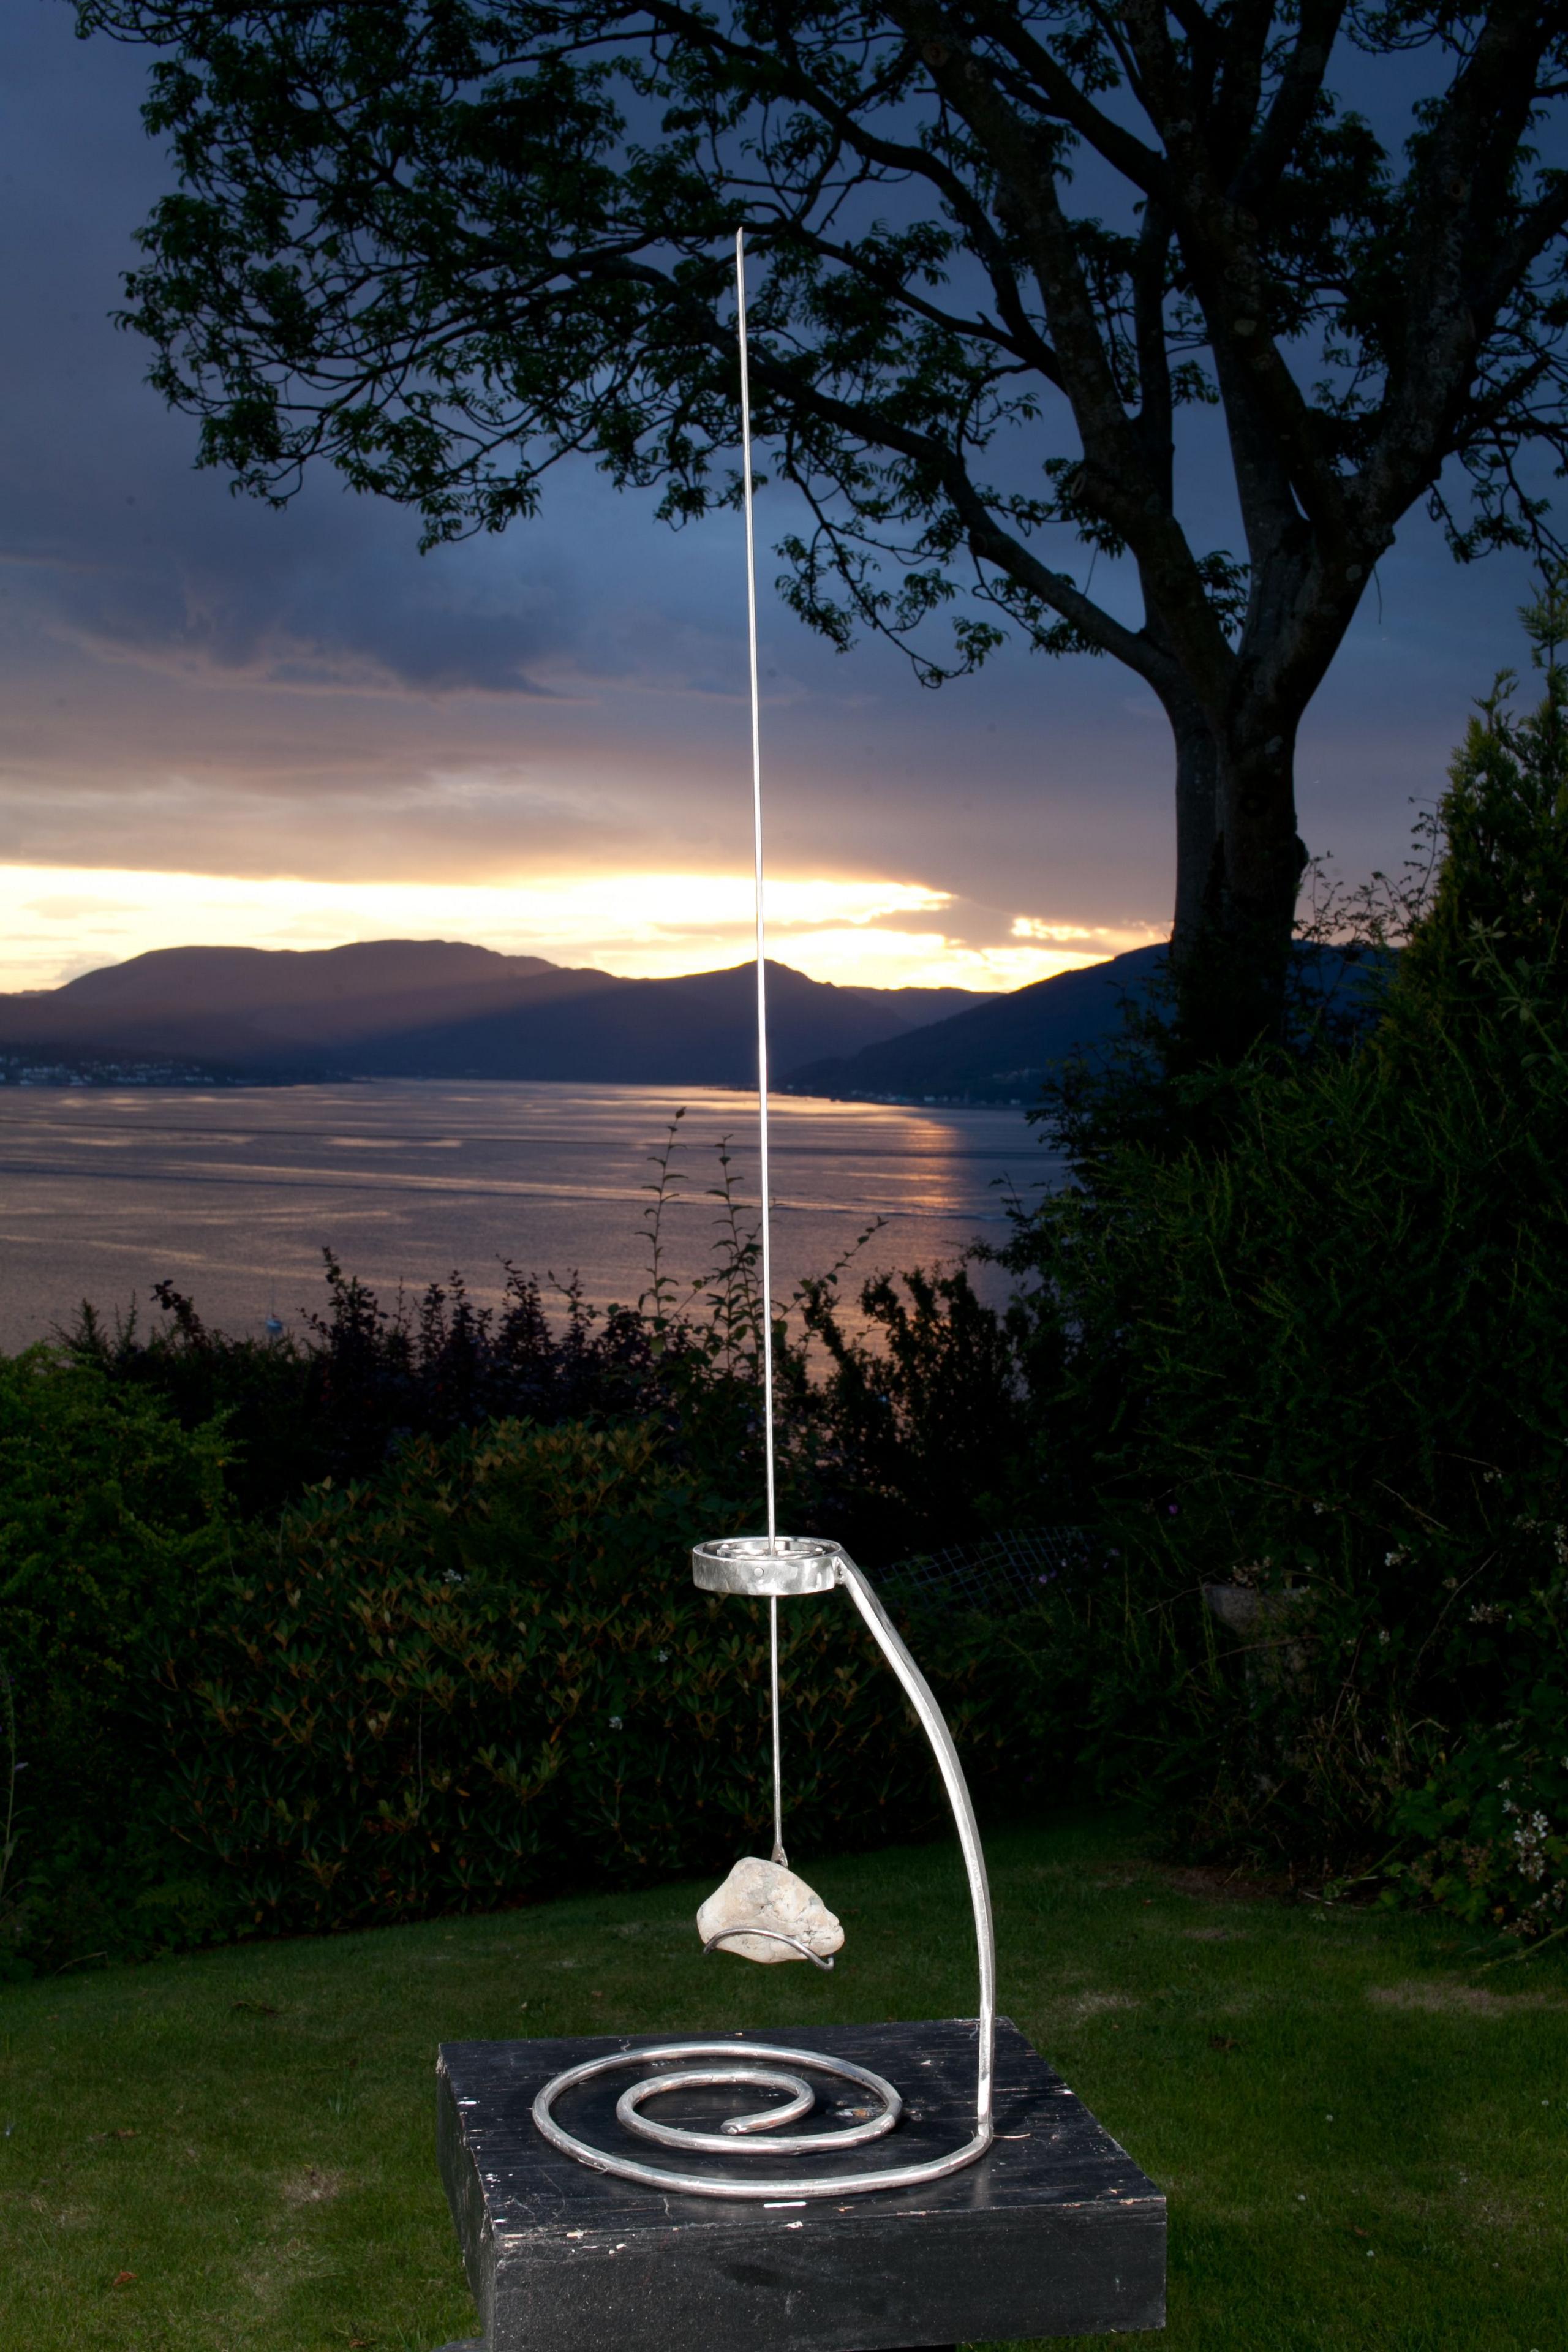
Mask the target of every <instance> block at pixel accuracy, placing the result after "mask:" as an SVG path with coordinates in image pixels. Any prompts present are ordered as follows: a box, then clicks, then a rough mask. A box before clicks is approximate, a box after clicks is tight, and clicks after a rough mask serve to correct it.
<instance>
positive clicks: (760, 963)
mask: <svg viewBox="0 0 1568 2352" xmlns="http://www.w3.org/2000/svg"><path fill="white" fill-rule="evenodd" d="M735 327H736V332H737V334H738V336H739V338H740V344H741V463H742V471H743V474H744V478H745V494H746V641H747V650H748V652H749V654H750V656H751V668H752V859H753V864H754V868H755V877H754V889H755V898H756V915H757V1160H758V1185H759V1188H760V1191H761V1193H762V1213H763V1214H762V1233H763V1264H762V1323H763V1331H762V1339H763V1446H764V1452H765V1459H766V1463H767V1480H768V1549H769V1550H770V1551H771V1550H772V1549H773V1546H774V1544H775V1543H776V1542H777V1540H778V1505H777V1500H776V1493H775V1479H774V1475H773V1184H772V1181H771V1177H770V1171H769V1167H768V942H767V926H766V920H765V910H764V908H763V700H762V688H761V683H760V681H759V678H758V675H757V543H756V528H755V524H754V521H753V519H752V373H751V364H750V356H749V353H748V351H747V344H746V233H745V231H744V229H739V228H738V229H737V230H736V231H735ZM768 1661H769V1667H770V1674H769V1684H770V1687H771V1691H772V1696H773V1860H774V1861H775V1862H778V1863H782V1862H783V1861H784V1776H783V1771H782V1769H781V1764H780V1749H779V1604H778V1602H777V1601H773V1602H772V1603H771V1604H770V1606H769V1610H768Z"/></svg>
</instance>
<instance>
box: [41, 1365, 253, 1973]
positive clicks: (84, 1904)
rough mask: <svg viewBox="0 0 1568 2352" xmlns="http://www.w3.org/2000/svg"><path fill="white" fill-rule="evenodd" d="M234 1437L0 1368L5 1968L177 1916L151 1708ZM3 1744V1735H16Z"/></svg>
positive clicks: (208, 1549) (109, 1391)
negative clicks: (8, 1845) (137, 1919)
mask: <svg viewBox="0 0 1568 2352" xmlns="http://www.w3.org/2000/svg"><path fill="white" fill-rule="evenodd" d="M226 1451H227V1448H226V1441H225V1438H224V1436H223V1433H222V1431H221V1430H220V1429H219V1428H218V1427H216V1425H212V1424H208V1425H206V1426H204V1427H201V1428H198V1429H195V1430H193V1431H190V1432H186V1431H184V1430H182V1429H181V1428H180V1426H179V1424H178V1423H177V1422H176V1421H175V1420H174V1417H173V1415H172V1414H171V1413H170V1412H167V1411H166V1410H165V1409H164V1407H163V1405H161V1404H160V1403H159V1402H157V1401H156V1400H155V1399H153V1398H151V1397H148V1396H145V1395H139V1394H135V1393H132V1392H128V1391H122V1390H116V1389H115V1388H114V1387H113V1386H112V1385H111V1384H110V1382H109V1381H106V1380H105V1379H104V1378H103V1376H102V1375H101V1374H100V1373H99V1372H97V1371H94V1370H91V1369H90V1368H89V1367H84V1366H79V1365H68V1364H62V1363H60V1362H58V1360H55V1359H53V1358H52V1357H51V1356H50V1355H49V1354H48V1353H47V1351H45V1350H44V1349H34V1350H33V1351H31V1352H30V1353H28V1354H26V1355H23V1356H18V1357H16V1358H13V1359H3V1358H0V1669H3V1670H4V1672H5V1675H6V1677H7V1680H8V1684H9V1686H10V1696H11V1700H12V1708H11V1709H10V1710H8V1713H10V1712H14V1717H15V1727H16V1738H15V1753H14V1757H12V1758H7V1757H6V1756H5V1754H4V1753H3V1752H0V1766H5V1765H9V1766H14V1777H13V1774H12V1771H11V1770H10V1769H8V1770H7V1772H6V1778H7V1780H9V1781H10V1790H9V1791H7V1792H5V1793H0V1817H4V1816H5V1813H6V1811H7V1810H8V1802H9V1801H10V1800H11V1799H12V1798H14V1807H15V1811H14V1827H13V1832H12V1835H13V1837H14V1839H15V1851H14V1853H12V1855H11V1857H10V1864H9V1870H8V1872H3V1873H0V1880H3V1883H4V1896H3V1901H4V1908H3V1910H0V1938H3V1940H0V1957H4V1956H5V1954H6V1953H7V1952H8V1953H10V1954H11V1955H12V1956H13V1957H14V1956H15V1954H16V1950H17V1948H18V1947H20V1946H21V1945H23V1944H26V1947H27V1948H29V1949H31V1950H33V1951H36V1952H38V1953H40V1954H41V1955H43V1956H45V1957H47V1958H48V1959H49V1960H50V1962H51V1964H53V1965H57V1966H58V1965H59V1964H60V1963H61V1962H63V1961H67V1960H69V1959H71V1958H76V1957H78V1956H79V1955H80V1954H83V1953H86V1952H87V1951H89V1950H90V1949H92V1948H95V1947H97V1946H100V1945H106V1946H112V1947H113V1948H116V1949H120V1948H124V1946H125V1944H126V1942H127V1941H128V1940H129V1941H131V1942H132V1943H134V1942H135V1941H137V1940H138V1938H139V1937H141V1935H142V1929H141V1928H140V1927H134V1926H133V1925H132V1922H131V1921H130V1920H129V1918H128V1916H127V1915H128V1914H129V1913H130V1912H132V1910H133V1908H134V1906H135V1905H136V1903H137V1902H138V1900H139V1899H140V1898H141V1897H142V1896H143V1895H146V1896H149V1897H152V1898H153V1900H154V1903H155V1902H156V1901H157V1899H158V1898H159V1891H160V1889H161V1888H162V1889H163V1890H164V1894H163V1900H164V1902H165V1906H167V1904H168V1903H169V1902H170V1901H173V1902H174V1905H175V1907H176V1909H177V1908H179V1906H180V1905H181V1904H182V1903H184V1902H187V1901H188V1902H195V1903H196V1904H197V1905H198V1906H199V1904H200V1900H201V1898H200V1895H199V1892H197V1891H196V1890H187V1892H186V1894H185V1895H177V1894H176V1895H170V1894H169V1893H168V1881H169V1877H170V1858H169V1852H168V1848H167V1843H166V1841H165V1840H164V1839H163V1837H162V1836H161V1835H160V1833H159V1832H158V1830H157V1828H156V1824H155V1821H154V1814H155V1810H156V1803H155V1800H156V1788H157V1780H158V1775H159V1772H160V1769H161V1764H162V1747H161V1740H160V1737H159V1735H158V1732H157V1729H156V1718H155V1713H154V1710H153V1708H152V1707H151V1706H150V1700H151V1697H152V1682H151V1676H152V1672H153V1664H154V1661H155V1658H156V1654H157V1650H158V1644H159V1634H160V1629H165V1628H167V1627H168V1626H170V1625H172V1624H174V1622H184V1621H187V1620H188V1619H189V1618H190V1616H191V1615H192V1613H193V1612H196V1611H199V1609H200V1606H201V1602H202V1596H203V1594H204V1593H205V1591H207V1589H208V1588H209V1586H210V1583H211V1581H212V1580H213V1578H214V1576H215V1575H216V1572H217V1570H219V1568H220V1567H221V1566H222V1564H223V1559H224V1555H225V1549H226V1537H227V1531H226V1524H225V1519H224V1514H223V1505H222V1496H223V1483H224V1465H225V1459H226ZM8 1744H9V1743H8Z"/></svg>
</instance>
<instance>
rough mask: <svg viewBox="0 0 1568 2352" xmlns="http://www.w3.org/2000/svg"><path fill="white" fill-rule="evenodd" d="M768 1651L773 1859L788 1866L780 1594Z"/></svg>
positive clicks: (774, 1602) (771, 1601)
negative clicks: (781, 1716) (782, 1762)
mask: <svg viewBox="0 0 1568 2352" xmlns="http://www.w3.org/2000/svg"><path fill="white" fill-rule="evenodd" d="M768 1651H769V1655H770V1657H771V1659H772V1662H773V1860H774V1861H775V1862H776V1863H781V1864H784V1866H785V1867H786V1868H787V1866H788V1864H789V1856H788V1854H787V1853H785V1852H784V1773H783V1770H782V1769H781V1765H780V1755H779V1604H778V1595H777V1594H776V1593H770V1594H769V1596H768Z"/></svg>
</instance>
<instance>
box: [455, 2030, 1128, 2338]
mask: <svg viewBox="0 0 1568 2352" xmlns="http://www.w3.org/2000/svg"><path fill="white" fill-rule="evenodd" d="M681 2038H683V2037H681V2036H679V2035H675V2034H654V2035H651V2036H647V2037H642V2036H635V2037H628V2036H617V2037H604V2036H595V2037H593V2038H584V2039H573V2040H570V2041H566V2040H563V2041H552V2042H448V2043H447V2044H446V2046H445V2047H444V2048H443V2049H442V2052H441V2055H440V2063H439V2069H438V2074H439V2137H440V2157H441V2175H442V2179H443V2180H444V2181H445V2184H446V2189H447V2200H448V2201H449V2202H450V2205H451V2208H452V2218H453V2220H454V2221H456V2223H457V2226H458V2237H459V2239H460V2240H461V2242H462V2248H463V2260H464V2263H466V2265H467V2268H468V2284H469V2285H470V2287H471V2288H472V2290H473V2294H474V2300H475V2302H476V2303H477V2305H479V2317H480V2320H481V2322H482V2324H483V2326H484V2329H485V2345H486V2347H488V2352H891V2347H900V2352H902V2347H919V2346H943V2345H952V2344H954V2343H964V2342H973V2341H974V2340H975V2339H977V2338H981V2339H990V2340H992V2341H996V2340H998V2339H1000V2340H1002V2341H1007V2340H1009V2339H1014V2340H1016V2338H1018V2337H1021V2336H1089V2335H1099V2334H1110V2333H1113V2332H1118V2331H1121V2330H1124V2329H1128V2330H1130V2329H1137V2328H1150V2327H1161V2326H1163V2325H1164V2288H1165V2200H1164V2199H1163V2197H1162V2196H1161V2194H1160V2192H1159V2190H1158V2189H1156V2188H1155V2187H1154V2185H1153V2183H1152V2181H1150V2180H1147V2179H1145V2178H1144V2176H1143V2174H1142V2172H1140V2171H1139V2169H1138V2168H1137V2166H1136V2165H1135V2164H1134V2163H1133V2162H1132V2161H1131V2158H1129V2157H1128V2156H1127V2155H1126V2154H1125V2153H1124V2152H1123V2150H1122V2149H1121V2148H1120V2147H1118V2146H1117V2144H1116V2142H1115V2141H1114V2140H1113V2139H1112V2138H1111V2137H1110V2134H1109V2133H1107V2132H1105V2131H1102V2130H1101V2129H1100V2126H1099V2124H1097V2123H1096V2121H1095V2119H1094V2117H1093V2116H1091V2115H1090V2114H1089V2109H1088V2108H1087V2107H1086V2106H1085V2105H1083V2103H1082V2101H1081V2100H1080V2099H1078V2098H1075V2097H1074V2095H1073V2094H1072V2093H1071V2091H1069V2090H1068V2087H1067V2085H1066V2084H1065V2083H1063V2082H1062V2080H1061V2079H1060V2077H1059V2076H1058V2075H1057V2074H1053V2073H1052V2072H1051V2069H1050V2068H1049V2067H1048V2066H1047V2064H1046V2063H1045V2061H1044V2060H1043V2059H1042V2058H1040V2057H1039V2056H1037V2053H1036V2052H1035V2051H1033V2050H1032V2049H1031V2048H1030V2046H1029V2044H1028V2043H1027V2042H1026V2041H1025V2039H1024V2037H1023V2035H1022V2034H1021V2033H1020V2032H1018V2031H1017V2028H1016V2026H1014V2025H1012V2024H1010V2023H1008V2022H1007V2021H1005V2020H1004V2021H1001V2022H1000V2023H999V2025H998V2028H997V2037H996V2062H997V2063H996V2132H997V2138H996V2144H995V2146H994V2147H992V2148H991V2149H990V2150H989V2151H988V2153H987V2154H986V2155H985V2156H984V2157H983V2158H981V2159H980V2161H979V2163H977V2164H973V2165H971V2166H969V2167H968V2168H967V2169H966V2170H964V2171H963V2172H958V2173H954V2174H952V2176H951V2177H950V2178H949V2179H945V2180H938V2181H934V2182H932V2183H931V2185H930V2186H929V2187H927V2188H925V2189H909V2190H904V2191H901V2192H887V2191H882V2192H879V2193H877V2194H875V2195H870V2196H861V2197H855V2198H851V2199H849V2200H846V2201H844V2202H842V2203H827V2202H826V2201H818V2200H811V2201H808V2202H806V2203H805V2204H790V2205H783V2206H780V2207H777V2208H770V2207H769V2206H767V2205H765V2204H763V2203H740V2202H737V2203H733V2204H730V2203H725V2202H721V2201H720V2200H716V2199H710V2198H703V2197H680V2196H675V2195H669V2196H666V2195H663V2194H661V2193H660V2192H659V2191H658V2190H657V2189H645V2188H642V2187H640V2186H639V2185H638V2184H637V2183H636V2182H634V2181H629V2180H616V2179H614V2178H612V2177H609V2176H606V2175H605V2174H604V2173H597V2172H591V2171H589V2170H588V2168H586V2166H584V2165H581V2164H578V2163H576V2162H575V2161H574V2159H573V2158H571V2157H569V2156H563V2155H561V2154H559V2153H558V2152H557V2151H556V2150H555V2149H554V2148H552V2147H550V2146H549V2145H548V2144H547V2143H546V2142H545V2141H544V2140H543V2139H542V2138H541V2137H540V2136H539V2134H538V2133H537V2132H536V2131H535V2129H534V2127H533V2122H532V2117H531V2112H530V2111H531V2106H532V2104H533V2098H534V2094H535V2093H536V2092H537V2091H538V2090H539V2089H540V2087H541V2086H542V2084H544V2083H546V2082H548V2081H549V2080H550V2078H551V2076H552V2075H553V2074H559V2073H560V2072H561V2071H562V2069H563V2068H564V2067H567V2066H574V2065H578V2064H581V2063H583V2062H584V2060H585V2059H589V2058H597V2057H602V2056H604V2055H605V2053H608V2052H610V2051H613V2050H625V2049H629V2048H633V2047H637V2046H639V2045H640V2044H641V2043H642V2042H644V2041H645V2039H646V2042H647V2046H650V2047H654V2048H657V2047H658V2043H659V2042H663V2041H677V2040H679V2039H681ZM712 2038H714V2039H716V2040H717V2039H722V2040H725V2041H730V2040H733V2041H734V2042H737V2043H738V2044H741V2045H742V2046H743V2045H744V2044H745V2043H746V2042H748V2041H755V2042H785V2043H790V2044H794V2045H795V2046H796V2047H798V2048H800V2049H802V2050H821V2051H823V2052H825V2053H831V2054H833V2055H835V2056H843V2057H847V2058H856V2059H858V2060H859V2062H860V2063H861V2064H863V2065H866V2066H869V2067H871V2068H873V2069H874V2070H875V2071H876V2072H877V2073H878V2074H885V2075H887V2076H888V2078H889V2081H891V2082H893V2083H895V2084H897V2085H898V2087H899V2089H900V2091H901V2092H902V2094H903V2095H904V2099H905V2103H906V2108H905V2116H904V2119H903V2121H902V2122H901V2123H900V2126H899V2128H898V2130H897V2131H896V2132H894V2133H893V2134H891V2135H890V2136H889V2137H888V2138H885V2139H883V2140H881V2141H879V2142H873V2143H872V2144H871V2145H869V2146H868V2147H865V2148H863V2149H859V2150H857V2151H854V2152H853V2153H852V2154H849V2155H845V2154H842V2153H841V2154H839V2155H838V2156H837V2157H835V2158H831V2159H829V2161H830V2162H831V2164H832V2167H833V2168H834V2169H835V2170H836V2171H847V2170H850V2169H852V2168H854V2169H859V2168H865V2169H866V2170H868V2171H874V2170H875V2169H877V2168H878V2166H879V2164H881V2165H882V2166H886V2165H888V2164H889V2163H890V2162H892V2161H895V2160H897V2161H899V2162H902V2163H908V2162H910V2161H911V2160H913V2159H915V2158H919V2157H921V2156H922V2155H927V2154H931V2155H934V2154H937V2153H939V2152H941V2151H944V2150H947V2149H950V2148H952V2147H958V2146H961V2145H962V2143H963V2140H964V2139H965V2138H966V2137H968V2135H969V2133H970V2131H971V2130H972V2128H973V2095H974V2027H973V2023H972V2022H970V2023H966V2022H964V2021H963V2020H957V2021H953V2020H948V2021H943V2022H940V2023H936V2024H922V2025H855V2026H817V2027H807V2028H802V2029H801V2030H799V2031H795V2030H791V2031H788V2032H785V2031H784V2030H782V2029H781V2030H775V2031H772V2032H766V2033H756V2034H741V2033H737V2034H734V2035H722V2036H714V2037H712ZM636 2079H637V2078H636V2074H634V2073H633V2071H632V2070H630V2069H628V2070H627V2071H626V2073H625V2074H621V2073H619V2072H617V2073H615V2074H611V2075H609V2076H608V2077H604V2078H601V2079H600V2080H599V2081H597V2082H595V2083H591V2084H584V2086H583V2087H582V2089H581V2090H579V2091H577V2092H575V2093H573V2094H571V2095H568V2097H566V2098H565V2099H563V2100H562V2101H561V2103H560V2104H559V2105H558V2106H557V2109H556V2114H557V2116H558V2118H559V2120H560V2121H561V2122H562V2123H563V2124H564V2125H565V2126H567V2128H568V2129H570V2130H572V2131H575V2132H578V2133H580V2134H581V2135H582V2136H583V2137H584V2138H588V2139H591V2140H592V2141H593V2142H594V2143H595V2145H596V2146H598V2147H605V2148H608V2149H612V2150H614V2149H626V2150H628V2151H629V2152H631V2153H634V2154H636V2155H637V2157H638V2158H640V2159H641V2160H643V2161H644V2162H653V2163H658V2162H660V2161H661V2158H662V2152H661V2151H660V2150H659V2149H658V2148H657V2147H651V2146H650V2145H649V2144H648V2143H647V2142H637V2143H633V2142H632V2141H630V2140H629V2139H628V2138H627V2137H626V2134H625V2133H624V2132H623V2131H622V2130H621V2127H620V2126H619V2125H618V2124H617V2123H616V2118H615V2102H616V2099H617V2098H618V2097H619V2095H620V2094H621V2092H622V2091H623V2090H624V2089H625V2088H626V2084H628V2083H630V2082H632V2081H635V2080H636ZM818 2081H819V2082H820V2083H821V2086H822V2087H821V2096H822V2101H823V2106H824V2108H825V2109H827V2110H830V2109H831V2107H832V2105H833V2101H834V2097H835V2095H836V2093H835V2088H834V2086H833V2084H831V2083H830V2082H826V2081H823V2079H822V2078H818ZM748 2096H750V2095H748V2094H742V2097H748ZM705 2099H706V2101H707V2102H708V2103H707V2104H706V2105H704V2100H705ZM660 2112H661V2114H662V2115H664V2116H666V2117H667V2119H668V2121H670V2122H672V2123H675V2122H693V2123H695V2122H698V2121H699V2120H705V2121H708V2122H709V2127H710V2128H711V2127H712V2126H711V2120H710V2119H712V2118H714V2117H716V2116H718V2115H719V2114H721V2113H733V2112H734V2099H733V2097H731V2100H730V2102H729V2104H728V2105H727V2106H726V2105H724V2104H723V2103H722V2100H721V2095H718V2094H708V2095H705V2094H701V2093H692V2094H689V2095H686V2096H685V2097H680V2096H679V2095H671V2096H670V2097H669V2099H668V2101H667V2102H666V2103H663V2104H662V2105H661V2109H660ZM796 2128H797V2129H808V2128H809V2126H806V2125H802V2126H796ZM668 2160H669V2162H670V2163H671V2165H673V2166H674V2167H676V2168H679V2167H680V2166H681V2165H682V2164H683V2163H691V2164H694V2165H697V2164H700V2166H701V2168H703V2169H707V2168H708V2165H709V2162H710V2160H709V2159H693V2158H681V2157H679V2156H676V2155H675V2154H674V2153H673V2152H672V2153H671V2155H670V2158H669V2159H668ZM733 2162H734V2164H735V2167H736V2169H737V2171H738V2170H739V2168H740V2166H741V2165H742V2163H744V2164H745V2167H746V2173H745V2177H746V2178H747V2179H757V2178H759V2177H761V2178H763V2179H765V2178H767V2177H768V2174H769V2170H770V2166H771V2168H772V2170H773V2173H774V2174H775V2175H776V2174H782V2173H783V2172H784V2171H785V2170H794V2171H795V2172H796V2173H797V2174H798V2173H799V2172H801V2171H805V2170H807V2169H809V2165H808V2163H807V2161H806V2159H804V2158H800V2157H796V2158H793V2159H789V2158H785V2159H779V2158H773V2159H768V2158H750V2159H747V2158H735V2159H733Z"/></svg>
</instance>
